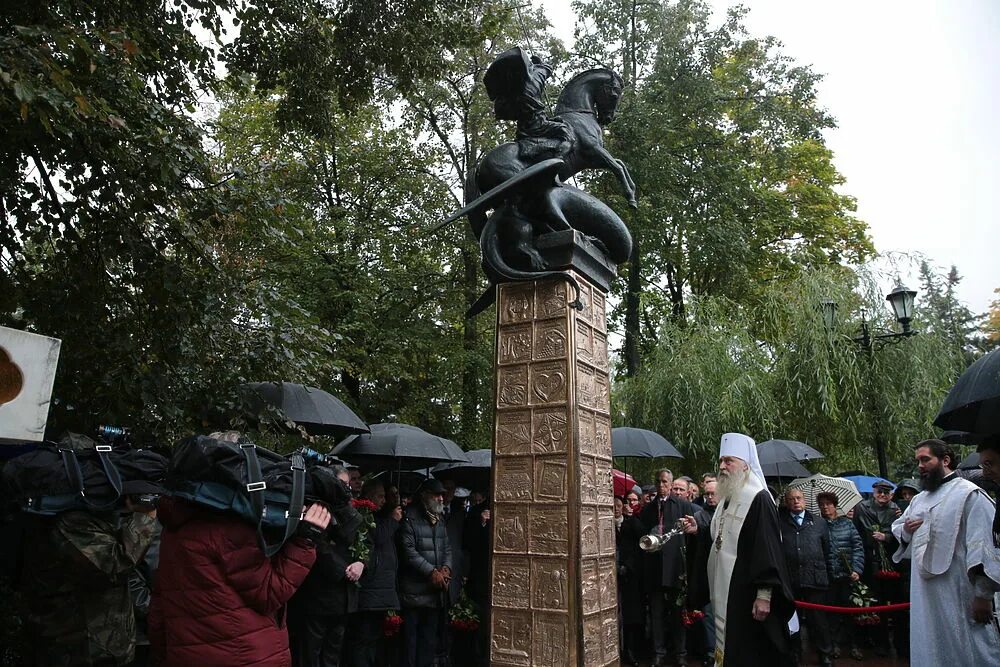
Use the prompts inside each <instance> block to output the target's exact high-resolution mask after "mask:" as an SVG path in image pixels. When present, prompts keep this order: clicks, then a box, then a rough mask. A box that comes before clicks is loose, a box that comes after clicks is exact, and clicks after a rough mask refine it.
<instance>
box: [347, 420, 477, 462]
mask: <svg viewBox="0 0 1000 667" xmlns="http://www.w3.org/2000/svg"><path fill="white" fill-rule="evenodd" d="M330 453H331V454H333V455H334V456H336V457H338V458H342V459H344V460H346V461H350V462H351V463H355V464H358V465H366V466H368V467H376V468H383V469H390V468H396V469H397V470H399V469H405V470H416V469H418V468H427V467H429V466H432V465H434V464H435V463H442V462H453V461H463V462H467V461H468V460H469V457H467V456H466V455H465V452H463V451H462V448H461V447H459V446H458V445H456V444H455V443H454V442H452V441H451V440H448V439H446V438H439V437H438V436H436V435H432V434H430V433H428V432H427V431H425V430H423V429H421V428H417V427H416V426H410V425H409V424H374V425H372V427H371V433H362V434H360V435H352V436H349V437H347V438H345V439H344V440H343V441H341V443H340V444H338V445H337V446H336V447H334V448H333V451H331V452H330Z"/></svg>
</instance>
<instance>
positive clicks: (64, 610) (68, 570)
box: [22, 497, 156, 667]
mask: <svg viewBox="0 0 1000 667" xmlns="http://www.w3.org/2000/svg"><path fill="white" fill-rule="evenodd" d="M125 510H126V512H125V514H124V515H121V514H120V513H119V512H118V511H117V510H114V509H112V510H108V511H101V512H98V511H82V510H74V511H67V512H63V513H61V514H59V515H57V516H54V517H36V518H34V520H33V521H30V522H29V523H28V528H27V532H26V535H25V545H24V547H25V551H24V562H25V563H26V566H25V568H24V578H23V580H22V587H23V590H25V591H28V592H30V594H29V595H26V596H25V600H26V602H27V605H28V609H27V614H26V617H25V626H26V628H25V629H26V630H27V633H28V637H29V640H28V642H27V646H28V647H29V650H30V651H31V653H32V654H31V655H29V656H28V664H29V665H37V666H39V667H60V666H67V667H68V666H69V665H88V666H89V665H125V664H128V663H130V662H131V661H132V659H133V657H134V653H135V619H134V617H133V612H132V599H131V596H130V594H129V585H128V578H129V573H130V572H131V571H132V570H133V569H134V568H135V566H136V564H137V563H139V562H140V561H141V560H142V558H143V555H144V554H145V552H146V549H147V547H148V546H149V542H150V539H151V537H152V534H153V529H154V525H155V521H156V509H155V508H149V507H145V506H140V505H137V504H136V503H134V502H133V500H132V498H131V497H126V500H125Z"/></svg>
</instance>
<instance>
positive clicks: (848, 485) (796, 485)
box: [788, 475, 862, 516]
mask: <svg viewBox="0 0 1000 667" xmlns="http://www.w3.org/2000/svg"><path fill="white" fill-rule="evenodd" d="M788 488H789V489H799V490H800V491H802V496H803V497H804V498H805V501H806V509H807V510H809V511H810V512H812V513H813V514H815V515H816V516H819V505H818V504H816V496H818V495H819V494H821V493H833V494H834V495H836V496H837V514H838V515H839V516H844V515H845V514H846V513H847V512H848V510H851V509H853V508H854V506H855V505H857V504H858V503H860V502H861V501H862V498H861V494H860V493H858V487H856V486H855V485H854V482H852V481H851V480H849V479H845V478H843V477H828V476H827V475H813V476H811V477H806V478H804V479H797V480H795V481H794V482H792V483H791V484H789V485H788Z"/></svg>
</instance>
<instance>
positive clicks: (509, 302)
mask: <svg viewBox="0 0 1000 667" xmlns="http://www.w3.org/2000/svg"><path fill="white" fill-rule="evenodd" d="M499 296H500V298H499V299H498V306H499V308H500V324H516V323H518V322H530V321H531V320H532V319H533V318H534V304H533V301H534V286H533V285H532V284H531V283H528V284H523V283H521V284H507V285H500V295H499Z"/></svg>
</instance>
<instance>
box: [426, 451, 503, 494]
mask: <svg viewBox="0 0 1000 667" xmlns="http://www.w3.org/2000/svg"><path fill="white" fill-rule="evenodd" d="M465 455H466V456H468V457H469V460H468V462H465V461H457V462H454V463H439V464H437V465H436V466H434V467H433V468H432V469H431V474H432V475H434V476H435V477H437V478H438V479H441V480H444V479H453V480H455V482H456V483H457V484H461V485H462V486H464V487H466V488H468V489H473V490H477V491H482V490H485V489H488V488H489V486H490V469H491V468H492V466H493V450H492V449H473V450H470V451H468V452H466V453H465Z"/></svg>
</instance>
